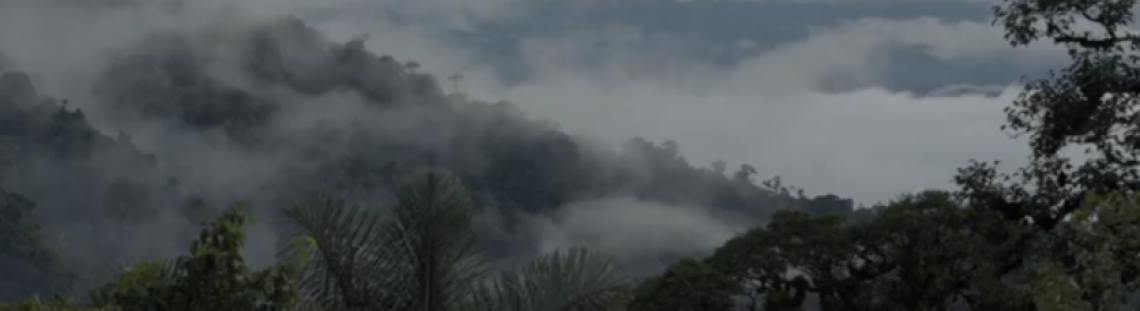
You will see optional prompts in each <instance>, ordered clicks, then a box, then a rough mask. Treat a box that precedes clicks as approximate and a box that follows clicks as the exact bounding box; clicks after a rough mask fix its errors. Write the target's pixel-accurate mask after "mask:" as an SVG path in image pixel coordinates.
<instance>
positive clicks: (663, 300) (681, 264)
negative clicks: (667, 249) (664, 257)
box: [627, 259, 740, 311]
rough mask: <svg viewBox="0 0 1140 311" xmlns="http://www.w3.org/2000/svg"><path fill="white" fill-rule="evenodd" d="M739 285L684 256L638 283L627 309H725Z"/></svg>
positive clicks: (729, 305) (718, 272)
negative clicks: (665, 268)
mask: <svg viewBox="0 0 1140 311" xmlns="http://www.w3.org/2000/svg"><path fill="white" fill-rule="evenodd" d="M739 287H740V286H739V284H738V283H737V282H736V281H735V280H734V279H732V278H730V277H729V276H728V275H727V274H725V273H723V272H722V271H718V270H717V269H716V268H714V267H713V266H711V265H709V264H708V263H706V262H703V261H698V260H693V259H684V260H681V261H678V262H676V263H674V264H672V265H671V266H669V268H668V269H667V270H666V271H665V273H664V274H663V275H661V276H658V277H652V278H650V279H648V280H645V281H644V282H643V283H641V285H640V286H638V287H637V289H636V290H635V291H634V292H633V293H634V295H633V298H632V300H631V301H630V302H628V308H627V310H629V311H689V310H728V309H731V308H732V306H733V305H734V302H733V301H732V296H733V295H735V294H736V293H738V292H739V290H740V289H739Z"/></svg>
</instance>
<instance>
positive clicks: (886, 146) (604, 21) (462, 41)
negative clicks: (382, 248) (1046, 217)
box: [0, 0, 1065, 256]
mask: <svg viewBox="0 0 1140 311" xmlns="http://www.w3.org/2000/svg"><path fill="white" fill-rule="evenodd" d="M29 1H31V0H0V47H3V49H4V52H5V54H7V56H8V57H9V58H11V59H12V62H13V63H15V64H17V65H18V66H19V68H21V69H23V70H27V71H29V72H31V73H32V74H33V75H34V76H35V77H36V79H37V80H38V82H42V83H38V84H37V87H39V88H41V89H42V90H43V91H44V92H45V93H48V94H60V96H64V97H67V98H70V99H73V100H74V102H76V103H80V104H81V103H83V102H84V96H85V95H84V94H85V93H86V92H88V91H89V90H90V82H91V81H93V79H94V77H95V74H97V73H99V72H100V70H99V68H100V67H99V66H105V65H106V64H107V63H108V59H107V57H111V55H117V52H121V51H119V49H123V48H126V47H129V46H132V45H131V44H130V43H131V42H137V40H140V38H142V37H144V35H146V34H148V33H151V32H153V31H154V29H157V28H162V27H216V29H225V28H226V26H225V25H219V24H224V23H229V24H241V23H252V22H256V21H257V20H258V19H259V18H277V17H280V16H283V15H284V14H295V15H297V16H300V17H302V18H303V19H305V20H307V21H309V22H310V23H311V24H312V25H313V26H315V27H317V28H319V29H321V30H323V31H324V32H325V33H326V34H327V35H329V36H331V37H332V38H334V39H340V40H344V39H348V38H352V37H355V36H359V35H367V37H368V38H369V40H368V47H369V49H371V50H372V51H374V52H376V53H381V54H390V55H393V56H395V57H397V58H398V59H401V60H415V61H417V62H419V63H420V64H422V66H423V69H422V70H426V71H428V72H431V73H435V74H437V75H439V76H445V75H450V74H453V73H462V74H463V75H464V76H465V77H466V78H465V79H464V81H463V83H462V86H461V87H462V89H463V91H465V92H467V93H469V94H470V95H472V96H473V97H475V98H478V99H483V100H491V101H494V100H509V101H512V102H514V103H516V104H518V105H519V106H521V107H523V108H524V109H525V110H526V111H527V112H528V113H529V114H531V115H532V116H534V117H540V118H546V119H550V120H552V121H555V122H557V123H559V124H560V125H561V126H562V127H563V128H564V129H565V130H567V131H569V132H571V133H576V134H581V135H585V136H589V137H592V138H594V139H600V140H603V141H609V142H621V141H624V140H627V139H629V138H631V137H634V136H642V137H646V138H649V139H652V140H657V141H664V140H667V139H671V140H674V141H676V142H677V144H678V145H679V146H680V148H681V150H682V153H683V154H684V155H685V156H686V157H687V158H688V159H689V160H690V162H692V163H694V164H695V165H701V166H705V165H708V164H709V163H711V162H712V161H714V160H717V159H723V160H726V161H728V162H729V163H730V164H731V165H732V166H738V165H740V164H742V163H748V164H751V165H753V166H754V167H756V168H757V169H758V170H759V172H760V174H761V175H762V178H767V177H771V176H773V175H780V176H782V177H783V180H784V181H785V182H787V183H790V184H792V185H795V186H799V187H804V188H806V189H807V191H808V192H809V193H810V194H823V193H836V194H839V195H841V196H845V197H853V198H855V199H856V200H857V201H860V202H863V203H874V202H876V201H883V200H888V199H890V198H892V197H894V196H895V195H897V194H900V193H903V192H910V191H919V190H923V189H926V188H932V187H946V186H948V185H949V180H950V178H951V177H952V175H953V174H954V172H955V169H956V168H958V167H960V166H962V165H964V164H966V162H967V160H969V159H970V158H978V159H982V160H993V159H1001V160H1005V161H1006V162H1007V163H1009V164H1011V166H1012V165H1016V164H1017V163H1019V162H1022V161H1020V160H1022V159H1023V158H1024V156H1025V155H1026V154H1027V152H1026V151H1027V150H1026V148H1025V146H1024V144H1023V143H1022V142H1018V141H1014V140H1011V139H1009V138H1008V137H1006V135H1005V134H1003V133H1001V132H1000V131H999V126H1000V125H1001V122H1002V121H1003V119H1004V115H1003V114H1002V112H1001V110H1002V108H1003V107H1005V106H1006V105H1007V104H1009V103H1010V102H1011V101H1012V99H1013V98H1014V97H1016V96H1017V89H1018V88H1017V85H1016V82H1017V80H1018V77H1020V76H1021V75H1023V74H1040V73H1041V72H1043V71H1044V70H1046V69H1049V68H1055V67H1058V66H1061V65H1063V64H1064V57H1065V55H1064V53H1062V52H1061V51H1059V50H1058V49H1057V48H1056V47H1053V46H1049V45H1044V46H1031V47H1027V48H1019V49H1013V48H1011V47H1010V46H1009V44H1007V43H1006V42H1005V41H1004V40H1003V39H1002V29H998V28H994V27H991V26H990V22H989V16H988V14H989V13H988V12H989V7H990V6H992V5H993V4H994V3H993V2H992V1H990V0H892V1H886V0H756V1H748V0H738V1H700V0H691V1H687V2H680V1H665V0H605V1H603V0H196V1H190V0H187V3H193V5H192V6H191V8H190V9H191V10H197V11H195V12H191V13H188V14H186V17H185V20H174V21H172V20H165V19H164V18H163V17H159V16H160V15H156V14H150V15H147V14H139V12H133V11H130V10H123V11H106V12H96V11H92V9H91V8H85V7H76V6H75V3H77V2H76V1H77V0H37V2H34V3H35V4H36V5H34V6H29V5H12V4H21V3H22V4H27V3H33V2H29ZM107 1H112V0H107ZM139 1H146V0H139ZM57 3H69V4H68V5H58V6H57V5H56V4H57ZM221 6H236V8H233V9H223V10H220V11H219V8H220V7H221ZM227 16H230V17H232V16H239V18H228V17H227ZM188 25H189V26H188ZM231 26H232V25H231ZM44 38H52V39H51V40H47V39H44ZM994 95H996V96H994ZM108 133H110V132H108ZM132 134H135V137H142V136H146V135H149V136H155V137H159V138H161V139H167V140H170V139H172V138H171V137H170V136H163V135H166V134H163V133H161V132H153V133H151V134H147V133H132ZM202 152H204V153H207V154H208V155H211V156H210V157H202V159H209V161H207V162H210V163H214V162H226V161H222V159H224V158H225V157H233V158H241V159H247V158H243V157H241V156H239V155H231V154H228V153H225V152H226V151H225V150H204V151H202ZM247 156H248V155H247ZM254 158H255V157H248V159H254ZM256 159H257V160H258V161H247V162H248V163H247V162H236V161H231V162H233V163H239V164H240V167H241V168H242V170H243V172H244V173H243V174H241V176H239V177H242V178H249V177H250V176H259V175H260V173H265V175H268V176H271V175H272V174H269V172H271V171H272V170H273V169H274V168H276V166H273V165H272V164H271V163H270V164H266V163H268V162H267V161H266V158H263V157H258V158H256ZM215 160H216V161H215ZM253 164H259V165H253ZM235 165H236V164H235ZM217 167H219V168H226V167H227V166H224V165H217ZM229 167H230V168H232V167H233V166H229ZM196 169H198V170H200V171H201V172H202V173H203V174H207V175H210V174H215V173H217V172H218V171H212V170H208V169H200V168H196ZM222 173H225V172H222ZM218 175H224V174H218ZM225 184H228V183H225ZM218 185H222V183H219V184H218ZM647 213H658V214H657V215H656V216H655V217H645V216H644V215H646V214H647ZM702 213H704V212H702V209H691V208H678V207H670V206H660V205H659V204H655V203H652V202H641V201H635V200H631V199H629V198H620V197H619V198H605V199H602V200H597V201H593V202H574V203H573V204H570V205H569V206H567V208H565V209H564V210H563V211H561V214H560V215H556V216H557V217H554V218H551V219H549V221H546V220H542V221H536V224H537V225H538V226H539V229H541V230H543V231H542V232H543V234H544V236H545V239H544V243H549V244H550V246H564V245H566V244H583V243H585V244H590V245H591V246H593V247H596V248H601V249H602V250H607V251H613V252H629V251H630V250H629V249H630V248H631V245H633V246H638V247H643V248H646V249H648V250H643V249H640V248H636V247H634V248H633V249H634V250H633V251H632V252H635V253H636V254H633V255H636V256H643V255H647V254H651V253H654V252H657V251H667V250H668V249H669V248H677V249H676V250H689V249H701V250H707V249H710V248H711V247H715V246H716V245H719V243H720V242H721V241H723V240H724V239H726V238H728V237H729V236H731V235H732V234H733V233H734V232H736V230H738V229H740V226H739V225H740V224H734V223H731V222H727V221H725V220H723V219H714V218H713V217H711V216H709V215H705V214H702ZM648 220H653V221H648ZM748 225H752V224H748ZM599 228H608V229H613V230H609V231H605V232H604V234H603V235H605V239H603V240H602V242H600V244H599V243H593V242H582V241H592V240H591V239H593V240H597V237H596V236H597V235H598V232H599V230H600V229H599ZM650 237H660V239H659V240H655V241H656V242H654V243H649V242H648V239H649V238H650ZM676 237H688V238H689V239H687V240H685V241H682V242H679V240H678V239H677V238H676ZM595 242H596V241H595ZM681 244H684V245H681ZM544 247H545V245H544Z"/></svg>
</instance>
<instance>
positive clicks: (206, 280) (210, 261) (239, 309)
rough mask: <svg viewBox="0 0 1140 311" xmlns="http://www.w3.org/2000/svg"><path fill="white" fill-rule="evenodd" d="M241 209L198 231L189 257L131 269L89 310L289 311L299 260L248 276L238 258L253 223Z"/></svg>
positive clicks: (294, 297) (294, 295)
mask: <svg viewBox="0 0 1140 311" xmlns="http://www.w3.org/2000/svg"><path fill="white" fill-rule="evenodd" d="M243 209H244V204H242V203H237V204H234V205H233V206H232V207H231V208H230V209H229V210H227V211H226V212H225V214H223V215H222V216H221V217H219V218H218V219H216V220H214V221H213V222H212V223H209V224H208V225H207V226H206V227H205V228H203V229H202V232H201V234H200V235H199V237H198V240H196V241H194V243H193V244H192V245H191V246H190V255H187V256H183V257H180V258H178V259H176V260H172V261H143V262H139V263H137V264H135V265H133V266H131V267H130V268H129V269H128V270H127V271H126V272H125V273H123V274H122V275H120V276H119V277H118V279H117V280H116V281H115V282H114V283H112V284H109V285H107V286H104V287H102V288H99V289H97V290H95V291H93V292H92V297H91V298H92V301H93V302H94V305H95V306H97V307H102V308H119V309H123V310H169V311H207V310H210V311H227V310H232V311H248V310H262V311H272V310H282V311H283V310H292V308H294V306H295V305H296V304H297V303H298V302H299V299H300V295H299V294H298V291H297V287H296V283H295V281H296V279H297V277H298V276H299V273H300V269H301V264H302V263H303V260H304V257H300V256H291V257H289V258H288V260H286V261H284V262H282V263H279V264H277V265H274V266H272V267H270V268H268V269H265V270H261V271H252V270H251V269H250V268H249V267H248V266H246V264H245V260H244V259H243V258H242V256H241V246H242V244H243V243H244V242H245V235H244V234H243V233H242V227H243V226H245V225H246V224H248V223H249V222H250V221H251V220H252V219H251V218H249V217H247V216H245V214H244V212H243ZM294 249H296V248H294ZM293 254H297V255H301V254H303V253H300V252H293Z"/></svg>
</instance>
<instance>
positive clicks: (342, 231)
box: [280, 170, 631, 311]
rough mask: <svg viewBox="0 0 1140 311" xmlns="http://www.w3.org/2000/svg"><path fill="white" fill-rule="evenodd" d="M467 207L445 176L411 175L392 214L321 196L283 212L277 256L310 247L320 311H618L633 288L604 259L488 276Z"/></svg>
mask: <svg viewBox="0 0 1140 311" xmlns="http://www.w3.org/2000/svg"><path fill="white" fill-rule="evenodd" d="M471 205H472V203H471V199H470V197H469V195H468V193H467V191H466V189H465V188H464V187H463V186H462V184H461V183H460V182H459V180H458V179H457V178H455V177H454V176H452V175H450V174H448V173H446V172H443V171H439V170H427V171H424V172H420V173H418V174H414V175H413V176H412V177H410V178H409V179H408V180H407V181H406V182H405V183H403V184H402V186H401V187H400V189H399V192H398V195H397V200H396V203H395V205H394V206H393V207H392V208H391V209H390V210H386V211H382V212H381V211H378V210H376V209H368V208H364V207H362V206H359V205H356V204H350V203H348V202H345V201H344V200H340V199H336V198H332V197H324V198H322V199H320V200H318V201H315V202H309V203H302V204H295V205H293V206H291V207H289V208H287V209H286V220H287V222H288V223H287V226H285V228H288V231H287V232H285V237H286V238H284V239H282V241H283V242H284V243H282V245H281V247H280V249H281V250H282V251H283V252H284V253H285V254H288V253H289V252H292V251H294V249H295V248H294V245H296V243H295V241H298V240H300V241H305V242H306V244H307V245H308V247H309V248H310V251H311V252H312V256H311V257H310V258H311V259H310V261H309V262H308V265H307V267H306V269H305V272H304V273H303V276H302V279H301V281H300V284H301V285H300V286H301V290H302V293H303V294H304V295H305V298H306V300H307V301H308V302H309V303H310V304H312V306H311V307H314V308H315V309H321V310H329V311H341V310H350V311H356V310H361V311H363V310H370V311H371V310H417V311H453V310H459V311H468V310H470V311H474V310H487V311H492V310H494V311H594V310H613V309H614V308H616V307H618V306H619V305H620V304H621V301H622V300H623V299H624V298H625V295H626V289H627V286H628V285H629V284H630V283H631V279H629V278H626V277H624V276H621V275H620V274H619V273H618V272H617V270H616V267H615V265H614V264H612V262H610V261H609V260H608V259H607V258H606V257H604V256H602V255H600V254H598V253H595V252H591V251H588V250H585V249H582V248H572V249H569V250H566V251H557V252H554V253H552V254H549V255H545V256H541V257H539V258H536V259H533V260H531V261H530V262H529V263H527V264H525V265H523V266H521V267H519V268H517V269H514V270H509V271H499V272H493V271H490V269H489V268H488V266H487V265H486V263H485V262H484V261H483V258H482V256H481V255H482V254H481V253H480V251H479V250H478V249H477V247H476V244H475V232H474V230H473V227H472V226H473V224H472V222H473V214H472V211H471Z"/></svg>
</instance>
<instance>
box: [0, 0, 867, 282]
mask: <svg viewBox="0 0 1140 311" xmlns="http://www.w3.org/2000/svg"><path fill="white" fill-rule="evenodd" d="M243 26H244V27H240V28H235V26H233V25H225V26H224V27H223V26H219V27H217V28H205V29H201V28H196V29H174V30H165V31H163V30H160V31H156V32H155V33H153V34H151V35H149V36H148V37H146V38H145V39H144V40H141V42H139V43H138V44H137V45H134V46H129V47H126V48H124V49H123V50H124V51H125V52H124V53H123V54H122V55H120V56H118V57H116V58H115V60H114V61H113V62H112V63H109V64H106V66H105V69H104V70H102V71H101V74H100V75H99V76H98V80H97V83H95V84H94V85H92V86H91V94H93V96H91V97H90V98H88V99H87V101H88V102H85V103H70V104H69V102H68V99H63V98H55V97H53V96H52V95H51V94H45V93H43V92H41V91H39V90H37V87H36V83H35V82H34V81H35V78H34V77H33V76H30V75H29V74H27V73H25V72H22V71H20V68H18V67H15V65H10V66H9V65H5V66H3V67H0V70H3V73H2V76H0V139H2V141H3V142H4V143H5V144H4V146H6V148H5V149H4V154H3V159H4V160H5V163H7V164H8V165H7V166H6V168H5V170H4V173H3V177H4V179H3V184H2V185H3V189H4V191H5V192H2V193H4V194H5V196H6V197H11V199H10V200H6V201H5V202H7V203H6V204H7V205H5V207H4V211H5V212H4V213H5V215H8V214H11V215H12V216H11V217H5V219H13V220H19V221H18V223H13V224H8V223H7V222H5V223H4V226H16V227H19V226H24V225H23V224H24V223H27V225H28V226H34V227H35V230H23V229H15V228H13V229H5V230H19V231H20V232H35V234H37V235H38V237H37V238H36V239H35V240H29V241H24V242H21V241H22V240H21V239H23V238H21V237H18V236H13V235H4V236H5V242H4V244H5V245H8V244H11V245H22V246H21V247H33V248H35V247H42V248H44V251H48V250H50V253H51V254H52V255H53V256H55V257H54V259H53V260H55V261H59V266H60V267H65V268H59V269H63V270H62V271H54V270H53V271H52V272H51V273H56V272H58V273H63V274H68V275H72V276H75V277H81V278H83V279H84V280H83V282H87V283H98V282H102V281H105V280H106V279H107V278H109V277H111V274H109V273H110V272H109V271H113V269H109V268H110V267H114V266H115V265H118V264H122V263H124V262H132V261H134V260H138V259H142V258H151V257H169V256H173V255H176V254H179V253H181V252H182V250H183V249H184V246H183V245H185V243H187V242H189V240H188V238H189V237H190V236H191V235H192V233H193V232H195V231H196V230H197V229H196V224H197V223H198V222H201V221H205V220H208V219H210V217H213V216H214V215H217V214H218V213H220V212H221V211H220V210H217V209H216V207H218V206H225V205H226V202H229V201H231V200H235V199H247V200H249V201H250V202H252V204H253V208H252V210H251V213H252V214H253V215H256V216H257V217H258V218H267V219H272V218H273V217H274V215H275V213H276V211H278V210H279V209H280V207H281V206H283V205H286V204H287V203H288V202H291V201H294V200H298V199H304V198H306V197H308V196H309V195H311V194H316V193H335V194H337V195H339V196H342V197H344V198H349V199H352V200H354V201H359V202H387V201H391V200H392V198H393V197H392V194H391V189H394V188H393V187H394V186H395V185H396V182H397V180H398V179H399V178H400V177H401V176H403V175H405V174H407V173H408V172H411V171H413V170H415V169H417V168H420V167H427V166H433V167H441V168H446V169H448V170H449V171H451V172H454V173H455V174H457V175H458V176H459V177H460V178H462V180H464V181H465V183H466V185H467V186H468V187H470V188H471V190H472V192H473V196H474V198H475V202H476V204H477V206H479V207H480V209H481V210H482V211H483V212H482V213H481V215H484V217H485V218H487V219H486V220H485V221H483V222H482V223H484V225H483V228H481V230H483V231H485V233H484V234H483V235H482V237H483V239H484V240H485V241H484V242H485V244H487V245H489V246H488V247H490V248H491V249H492V253H494V254H496V256H497V257H500V259H503V260H507V259H510V258H518V257H520V256H521V257H526V256H529V254H532V253H534V252H536V251H539V250H538V249H536V247H538V245H539V243H538V242H539V241H536V240H535V239H539V238H541V237H540V236H539V237H536V232H535V230H537V229H535V228H530V227H528V224H527V223H526V222H525V221H524V220H526V219H530V218H533V217H535V216H537V215H548V214H551V213H554V212H555V211H557V210H558V209H559V208H561V207H563V206H567V205H569V204H574V203H576V202H590V201H597V200H607V199H611V198H629V199H630V200H631V201H646V202H653V203H654V204H665V205H677V206H686V207H688V206H692V207H693V208H696V207H697V206H699V207H701V208H705V209H708V212H710V213H713V214H715V215H720V216H718V217H725V218H729V219H747V221H742V223H758V222H760V221H762V220H764V219H766V218H767V217H768V215H770V214H771V213H772V212H773V211H775V210H776V209H777V208H781V207H788V206H798V207H802V208H806V209H809V210H812V211H819V212H829V213H832V212H834V213H848V212H850V211H852V210H853V202H852V201H851V200H849V199H844V198H842V197H838V196H834V195H827V196H820V197H815V198H809V197H806V196H805V195H804V194H803V193H793V192H792V191H790V190H788V189H787V187H786V186H784V185H780V184H779V181H778V179H776V180H774V182H770V183H769V184H768V185H760V184H759V181H757V179H758V178H759V177H758V176H757V172H756V170H755V169H753V168H752V167H750V166H747V165H745V166H742V167H740V168H739V170H736V171H735V172H733V171H731V170H730V169H729V168H726V167H725V165H724V164H723V163H720V164H717V165H712V166H711V167H702V166H704V165H698V164H692V163H688V162H687V161H686V160H685V159H684V157H683V156H682V155H681V151H680V150H679V149H680V148H679V147H678V146H677V145H676V144H675V143H673V142H651V141H647V140H644V139H638V138H634V139H632V140H630V141H629V142H628V143H627V144H625V145H624V146H622V147H621V148H620V149H618V150H614V149H611V148H607V147H604V146H599V145H595V144H591V143H590V142H588V141H586V140H582V139H580V138H578V137H574V136H571V135H568V134H566V133H565V132H563V131H561V130H559V129H558V127H557V126H556V125H554V124H552V123H550V122H546V121H543V120H538V119H534V118H531V117H528V116H526V115H524V114H523V113H522V112H521V111H520V110H519V109H518V108H517V107H515V106H514V105H513V104H511V103H505V102H499V103H488V102H479V101H471V100H467V99H464V98H461V97H457V96H453V95H452V94H446V93H445V92H444V91H442V90H441V87H440V86H439V82H438V81H437V80H436V77H434V76H432V75H430V74H428V73H424V72H420V71H418V70H417V69H418V68H417V67H418V65H417V64H415V63H414V62H412V61H407V62H401V61H400V60H396V59H393V58H392V57H388V56H383V55H377V54H374V53H372V52H370V51H367V50H365V48H364V44H363V41H362V40H363V39H358V40H352V41H348V42H333V41H330V40H328V39H326V38H324V37H322V36H321V34H319V33H318V32H317V31H315V30H314V29H312V28H310V27H309V26H307V25H305V23H304V22H302V21H300V20H298V19H295V18H290V17H286V18H280V19H276V20H272V21H269V22H266V23H259V24H255V25H249V26H245V25H243ZM77 106H82V107H88V108H87V109H86V110H85V109H80V108H77ZM90 110H96V111H98V112H99V113H100V116H99V117H100V118H103V119H104V120H109V121H106V122H110V123H111V124H117V125H120V126H121V127H122V128H123V129H124V131H119V132H114V133H112V132H103V131H100V130H98V129H96V128H95V127H93V126H92V124H91V123H90V117H89V116H88V115H87V113H88V111H90ZM128 132H130V133H138V134H139V135H150V136H153V137H132V135H129V134H126V133H128ZM155 133H158V134H155ZM163 135H165V136H163ZM139 139H143V140H145V142H143V144H145V145H146V148H141V147H139V146H136V142H137V141H138V140H139ZM147 148H149V149H147ZM203 149H205V150H203ZM219 154H220V155H223V156H219ZM261 226H262V227H264V228H262V227H257V228H254V229H253V230H255V231H256V232H255V233H253V234H254V237H255V238H257V239H258V240H255V241H257V243H252V244H255V245H253V246H251V248H253V249H255V250H256V249H257V247H258V246H256V244H268V245H271V244H272V241H273V240H274V239H275V237H274V236H273V235H272V234H271V233H272V232H273V229H272V228H269V227H272V225H271V224H263V225H261ZM22 243H51V245H50V246H46V245H39V244H36V245H23V244H22ZM262 250H264V247H263V248H262ZM682 251H685V252H684V253H682V254H667V253H666V254H652V255H651V257H649V258H641V259H639V260H648V261H647V262H646V263H648V264H649V266H650V267H652V266H655V265H657V264H658V262H659V260H661V259H660V258H668V257H670V256H681V255H688V252H689V251H694V249H689V250H684V249H682ZM254 253H255V254H254V255H253V256H254V259H255V260H260V261H261V262H268V261H269V260H272V258H273V257H272V252H267V251H262V252H258V251H254ZM4 256H10V257H12V258H7V257H5V258H6V259H5V262H8V261H11V262H13V263H14V264H12V265H4V267H23V266H44V267H40V268H37V269H33V270H29V269H23V268H14V270H13V271H19V273H20V274H17V273H16V272H13V273H11V274H9V273H7V272H5V273H3V274H4V275H6V276H8V275H14V276H20V275H22V274H24V273H30V272H29V271H39V270H44V271H42V272H38V273H49V271H47V270H49V268H48V267H47V266H46V264H44V262H46V261H44V260H43V259H41V258H39V257H36V256H40V255H32V254H18V255H17V254H16V253H7V252H5V253H4ZM660 256H665V257H660ZM659 257H660V258H659ZM640 266H644V265H640ZM53 267H54V266H53ZM50 269H56V268H50ZM651 270H653V268H650V271H651ZM31 279H42V277H39V276H36V277H31V276H29V277H28V278H24V277H6V278H3V279H0V281H2V282H3V283H5V284H12V285H11V289H8V290H3V291H0V294H2V297H0V298H5V299H12V298H18V297H25V296H27V295H29V294H31V293H35V292H43V291H45V290H47V289H48V288H47V287H43V286H27V284H39V283H31V282H30V280H31ZM15 284H23V285H15ZM80 288H85V286H80Z"/></svg>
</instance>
